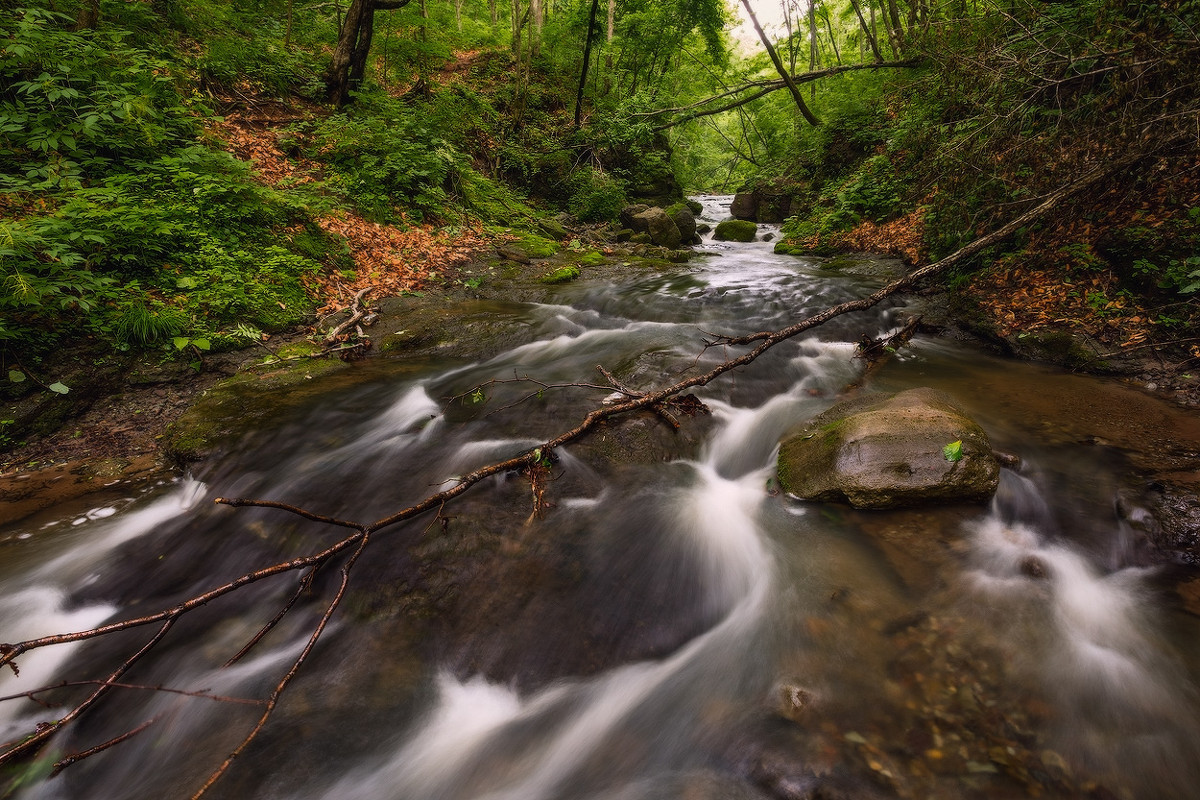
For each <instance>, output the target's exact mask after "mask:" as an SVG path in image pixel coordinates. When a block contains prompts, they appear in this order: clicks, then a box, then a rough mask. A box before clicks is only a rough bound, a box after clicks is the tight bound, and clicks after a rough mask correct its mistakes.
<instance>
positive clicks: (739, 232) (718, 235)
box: [713, 219, 758, 242]
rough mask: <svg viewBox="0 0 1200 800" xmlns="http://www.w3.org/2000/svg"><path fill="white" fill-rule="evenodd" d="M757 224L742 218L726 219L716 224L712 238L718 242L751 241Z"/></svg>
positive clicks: (756, 231)
mask: <svg viewBox="0 0 1200 800" xmlns="http://www.w3.org/2000/svg"><path fill="white" fill-rule="evenodd" d="M757 233H758V226H757V225H755V224H754V223H753V222H750V221H749V220H744V219H727V220H725V221H724V222H721V223H718V224H717V229H716V230H715V231H713V238H714V239H716V240H717V241H719V242H753V241H754V237H755V235H756V234H757Z"/></svg>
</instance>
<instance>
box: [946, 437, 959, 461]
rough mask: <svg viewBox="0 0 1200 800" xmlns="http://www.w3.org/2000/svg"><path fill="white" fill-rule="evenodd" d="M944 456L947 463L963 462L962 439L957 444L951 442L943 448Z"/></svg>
mask: <svg viewBox="0 0 1200 800" xmlns="http://www.w3.org/2000/svg"><path fill="white" fill-rule="evenodd" d="M942 455H943V456H945V457H946V460H947V461H951V462H953V461H961V460H962V457H963V451H962V439H959V440H958V441H956V442H951V443H950V444H948V445H946V446H945V447H943V448H942Z"/></svg>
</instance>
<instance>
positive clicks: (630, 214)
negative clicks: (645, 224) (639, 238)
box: [618, 203, 650, 233]
mask: <svg viewBox="0 0 1200 800" xmlns="http://www.w3.org/2000/svg"><path fill="white" fill-rule="evenodd" d="M648 208H650V206H648V205H646V204H645V203H634V204H633V205H629V206H625V207H624V208H622V209H621V213H620V214H619V215H618V219H620V221H621V227H622V228H629V229H630V230H632V231H633V232H634V233H645V232H646V229H645V228H641V229H639V228H637V227H636V225H635V223H634V217H636V216H637V215H638V214H641V213H642V212H643V211H645V210H647V209H648Z"/></svg>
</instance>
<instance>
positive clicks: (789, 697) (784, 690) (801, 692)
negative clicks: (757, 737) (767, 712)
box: [771, 681, 816, 722]
mask: <svg viewBox="0 0 1200 800" xmlns="http://www.w3.org/2000/svg"><path fill="white" fill-rule="evenodd" d="M773 701H774V702H773V707H772V709H771V710H772V711H773V712H774V713H775V714H777V715H778V716H780V717H783V718H784V719H788V720H791V721H792V722H803V721H804V718H805V717H806V716H807V713H808V710H809V709H810V708H811V707H812V705H813V703H814V702H815V701H816V696H815V695H814V694H813V693H812V692H811V691H809V690H808V689H805V688H804V687H803V686H801V685H800V684H798V683H796V682H795V681H780V682H779V683H777V684H775V688H774V697H773Z"/></svg>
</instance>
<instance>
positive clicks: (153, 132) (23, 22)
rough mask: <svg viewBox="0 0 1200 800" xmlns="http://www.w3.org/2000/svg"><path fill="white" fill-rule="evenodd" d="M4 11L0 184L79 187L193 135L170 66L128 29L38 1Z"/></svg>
mask: <svg viewBox="0 0 1200 800" xmlns="http://www.w3.org/2000/svg"><path fill="white" fill-rule="evenodd" d="M3 16H4V19H3V21H0V36H2V37H3V41H4V45H3V48H2V49H0V87H4V88H2V89H0V188H7V189H11V190H22V191H38V190H45V189H54V188H59V187H62V188H67V189H70V188H77V187H80V186H83V185H86V184H87V183H89V182H91V181H94V180H96V179H98V178H101V177H103V176H104V175H107V174H111V173H112V172H113V171H114V170H116V169H119V168H120V166H121V164H122V162H123V161H124V160H126V159H129V158H145V157H147V156H154V155H159V154H162V153H165V152H167V151H169V149H170V148H172V147H174V146H176V145H178V144H180V143H181V142H184V141H186V140H188V139H190V138H191V137H192V136H193V135H194V133H195V126H194V123H193V121H192V118H191V113H190V111H189V109H187V108H186V107H185V106H184V104H183V103H182V101H181V99H180V97H179V94H178V93H177V91H176V88H175V79H174V78H173V77H172V71H171V68H170V65H169V64H168V63H167V62H165V61H163V60H161V59H159V58H156V57H154V56H151V55H150V54H149V53H147V52H145V51H144V50H142V49H140V48H138V47H135V46H134V45H132V44H130V43H129V41H128V40H129V38H130V36H131V34H130V33H129V32H128V31H124V30H121V29H117V28H108V27H104V28H101V29H100V30H98V31H89V30H83V31H72V30H68V29H66V28H65V26H66V25H68V24H69V23H70V19H69V18H68V17H66V16H64V15H62V14H57V13H54V12H51V11H47V10H44V9H38V8H25V9H21V10H20V11H18V12H17V14H15V15H12V16H11V17H10V16H8V15H3Z"/></svg>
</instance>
